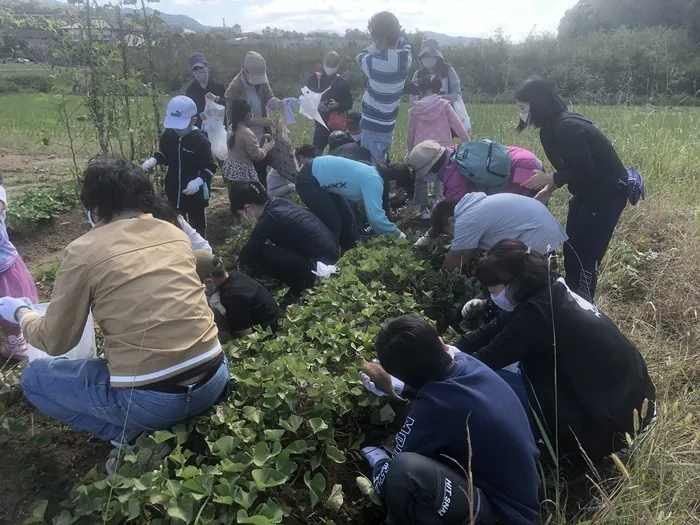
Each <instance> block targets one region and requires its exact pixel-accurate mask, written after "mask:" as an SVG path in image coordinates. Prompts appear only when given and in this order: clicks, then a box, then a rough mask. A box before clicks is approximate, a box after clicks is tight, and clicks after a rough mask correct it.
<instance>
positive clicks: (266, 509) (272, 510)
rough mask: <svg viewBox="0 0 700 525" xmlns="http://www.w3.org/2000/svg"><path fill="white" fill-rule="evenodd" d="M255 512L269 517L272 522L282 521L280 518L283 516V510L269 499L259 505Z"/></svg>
mask: <svg viewBox="0 0 700 525" xmlns="http://www.w3.org/2000/svg"><path fill="white" fill-rule="evenodd" d="M256 512H257V513H258V514H262V515H263V516H265V517H267V518H270V520H272V522H274V523H282V519H283V518H284V511H283V510H282V509H281V508H280V506H279V505H278V504H277V503H276V502H275V501H274V500H271V499H269V500H267V501H266V502H265V503H263V504H262V505H260V507H258V509H257V511H256Z"/></svg>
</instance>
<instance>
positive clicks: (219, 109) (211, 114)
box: [202, 99, 228, 160]
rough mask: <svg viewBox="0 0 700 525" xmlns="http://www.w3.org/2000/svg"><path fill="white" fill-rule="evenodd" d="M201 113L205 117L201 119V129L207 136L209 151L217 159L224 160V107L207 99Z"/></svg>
mask: <svg viewBox="0 0 700 525" xmlns="http://www.w3.org/2000/svg"><path fill="white" fill-rule="evenodd" d="M203 113H204V117H205V118H204V120H203V121H202V131H204V132H205V133H206V134H207V135H208V136H209V142H211V153H212V155H214V157H215V158H217V159H219V160H226V157H227V156H228V146H227V145H226V128H224V115H225V113H226V108H225V107H224V106H222V105H220V104H217V103H216V102H214V101H213V100H209V99H207V101H206V104H205V106H204V111H203Z"/></svg>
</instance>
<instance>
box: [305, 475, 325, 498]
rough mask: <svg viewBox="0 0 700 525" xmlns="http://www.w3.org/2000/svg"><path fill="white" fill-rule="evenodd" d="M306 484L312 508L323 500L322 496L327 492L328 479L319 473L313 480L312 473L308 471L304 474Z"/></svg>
mask: <svg viewBox="0 0 700 525" xmlns="http://www.w3.org/2000/svg"><path fill="white" fill-rule="evenodd" d="M304 483H305V484H306V486H307V487H309V496H310V497H311V507H315V506H316V504H317V503H318V500H319V499H320V498H321V494H322V493H323V491H324V490H326V478H324V477H323V474H321V473H320V472H317V473H316V474H315V475H314V477H313V478H312V477H311V473H310V472H308V471H307V472H305V473H304Z"/></svg>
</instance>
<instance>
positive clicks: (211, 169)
mask: <svg viewBox="0 0 700 525" xmlns="http://www.w3.org/2000/svg"><path fill="white" fill-rule="evenodd" d="M196 119H197V105H196V104H195V103H194V101H193V100H192V99H190V98H188V97H185V96H182V95H181V96H177V97H175V98H173V99H172V100H170V102H169V103H168V109H167V110H166V116H165V122H164V123H163V126H164V127H165V131H163V134H162V135H161V137H160V142H159V150H158V152H157V153H156V154H155V155H153V157H151V158H150V159H148V160H147V161H146V162H144V163H143V169H144V170H146V171H149V170H151V169H153V168H154V167H155V166H156V164H160V165H162V166H167V167H168V171H167V172H166V174H165V195H166V196H167V197H168V200H169V201H170V203H171V204H172V205H173V206H174V207H175V208H176V209H177V211H178V212H179V213H180V215H182V216H183V217H184V218H185V220H186V221H187V222H188V223H189V224H190V225H191V226H192V227H193V228H194V229H195V230H197V233H199V234H200V235H201V236H202V237H204V238H205V239H206V230H207V219H206V215H205V211H204V210H205V209H206V207H207V206H208V205H209V190H210V184H211V178H212V176H213V175H214V173H215V172H216V163H215V162H214V157H213V156H212V153H211V143H210V142H209V139H207V137H206V136H205V135H204V133H202V132H201V131H200V130H199V129H197V128H196V127H194V122H195V120H196Z"/></svg>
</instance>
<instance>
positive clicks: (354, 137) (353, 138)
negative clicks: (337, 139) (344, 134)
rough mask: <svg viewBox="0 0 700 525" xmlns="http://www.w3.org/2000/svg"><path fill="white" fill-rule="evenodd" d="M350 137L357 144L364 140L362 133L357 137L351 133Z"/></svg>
mask: <svg viewBox="0 0 700 525" xmlns="http://www.w3.org/2000/svg"><path fill="white" fill-rule="evenodd" d="M350 136H351V137H352V140H354V141H355V142H360V139H361V138H362V133H358V134H357V135H353V134H352V133H350Z"/></svg>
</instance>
